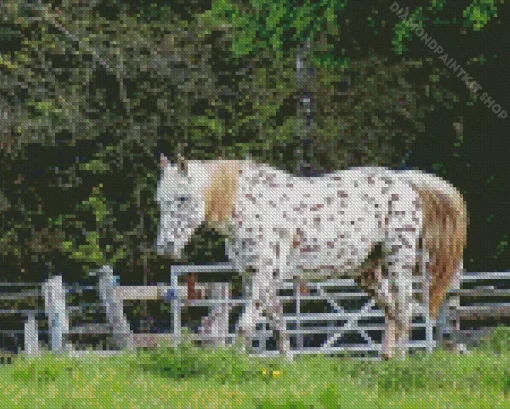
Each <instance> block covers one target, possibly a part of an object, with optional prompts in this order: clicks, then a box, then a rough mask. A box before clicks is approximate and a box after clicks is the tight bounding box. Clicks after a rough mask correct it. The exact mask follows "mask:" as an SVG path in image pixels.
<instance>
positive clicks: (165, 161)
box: [159, 154, 168, 169]
mask: <svg viewBox="0 0 510 409" xmlns="http://www.w3.org/2000/svg"><path fill="white" fill-rule="evenodd" d="M167 164H168V158H167V157H166V156H165V155H164V154H161V156H160V157H159V167H160V168H161V169H165V167H166V165H167Z"/></svg>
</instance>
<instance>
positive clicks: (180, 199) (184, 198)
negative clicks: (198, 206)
mask: <svg viewBox="0 0 510 409" xmlns="http://www.w3.org/2000/svg"><path fill="white" fill-rule="evenodd" d="M188 199H189V197H187V196H179V197H178V198H177V203H186V202H187V201H188Z"/></svg>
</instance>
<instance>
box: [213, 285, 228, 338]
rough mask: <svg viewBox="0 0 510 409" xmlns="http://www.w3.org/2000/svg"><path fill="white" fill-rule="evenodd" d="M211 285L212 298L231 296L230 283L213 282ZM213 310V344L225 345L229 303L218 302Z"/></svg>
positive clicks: (223, 299)
mask: <svg viewBox="0 0 510 409" xmlns="http://www.w3.org/2000/svg"><path fill="white" fill-rule="evenodd" d="M210 286H211V287H210V288H211V299H212V300H222V301H226V300H227V299H229V298H230V285H229V283H211V284H210ZM211 310H212V312H211V314H210V316H212V317H213V319H212V324H211V334H212V335H213V336H214V339H213V341H212V344H213V345H214V346H221V347H225V341H226V337H227V334H228V310H229V308H228V305H227V304H226V303H221V304H216V305H214V306H213V308H212V309H211Z"/></svg>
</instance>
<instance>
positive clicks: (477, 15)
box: [462, 0, 498, 31]
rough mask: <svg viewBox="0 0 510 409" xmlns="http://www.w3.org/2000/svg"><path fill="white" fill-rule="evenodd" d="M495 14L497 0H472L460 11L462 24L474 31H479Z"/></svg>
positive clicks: (496, 11)
mask: <svg viewBox="0 0 510 409" xmlns="http://www.w3.org/2000/svg"><path fill="white" fill-rule="evenodd" d="M497 14H498V7H497V0H473V1H472V3H471V4H470V5H469V6H468V7H467V8H466V9H465V10H464V12H463V13H462V15H463V16H464V25H465V26H466V27H473V30H475V31H480V30H481V29H482V28H483V27H484V26H485V25H486V24H487V23H488V22H489V21H490V20H491V18H492V17H495V16H497Z"/></svg>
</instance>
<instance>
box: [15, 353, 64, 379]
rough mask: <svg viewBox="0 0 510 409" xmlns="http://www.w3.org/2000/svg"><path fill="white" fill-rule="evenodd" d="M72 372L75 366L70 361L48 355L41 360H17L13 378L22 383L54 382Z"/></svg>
mask: <svg viewBox="0 0 510 409" xmlns="http://www.w3.org/2000/svg"><path fill="white" fill-rule="evenodd" d="M72 371H73V365H72V363H71V362H70V360H69V359H67V358H56V357H54V356H53V355H51V354H46V355H44V356H42V357H40V358H28V359H19V360H17V361H16V362H15V364H14V367H13V369H12V377H13V379H14V380H16V381H20V382H34V381H35V382H54V381H55V380H56V379H57V378H59V377H64V376H68V375H69V373H70V372H72Z"/></svg>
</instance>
